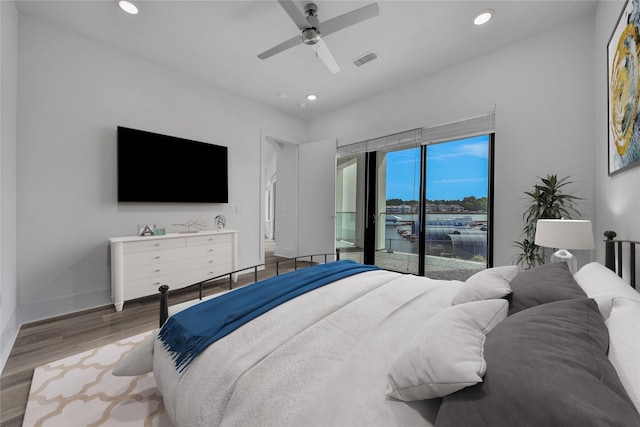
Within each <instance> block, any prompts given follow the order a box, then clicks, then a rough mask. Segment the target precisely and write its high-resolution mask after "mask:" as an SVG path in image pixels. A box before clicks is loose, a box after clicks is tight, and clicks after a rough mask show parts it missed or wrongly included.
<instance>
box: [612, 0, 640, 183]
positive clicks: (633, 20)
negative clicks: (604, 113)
mask: <svg viewBox="0 0 640 427" xmlns="http://www.w3.org/2000/svg"><path fill="white" fill-rule="evenodd" d="M607 56H608V65H609V92H608V97H609V175H611V174H614V173H616V172H619V171H621V170H623V169H626V168H629V167H632V166H637V165H638V164H640V114H638V112H639V111H638V107H639V105H638V104H639V102H638V101H639V100H640V59H639V58H640V0H628V1H627V2H626V3H625V5H624V8H623V10H622V13H621V14H620V18H619V19H618V23H617V25H616V28H615V30H614V31H613V34H612V35H611V39H609V44H608V45H607Z"/></svg>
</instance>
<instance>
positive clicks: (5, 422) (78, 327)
mask: <svg viewBox="0 0 640 427" xmlns="http://www.w3.org/2000/svg"><path fill="white" fill-rule="evenodd" d="M269 247H270V246H269V245H267V248H269ZM267 250H269V249H267ZM283 260H284V258H278V257H274V256H273V252H271V251H268V252H266V254H265V262H267V263H271V262H275V261H281V262H280V265H279V272H280V273H283V272H286V271H289V270H292V269H293V267H294V264H293V262H292V261H286V262H282V261H283ZM298 265H300V264H298ZM274 274H275V264H271V265H270V266H267V268H265V270H263V271H259V272H258V280H261V279H263V278H266V277H269V276H272V275H274ZM253 280H254V272H250V273H249V274H242V275H241V276H240V277H239V279H238V286H240V285H243V284H248V283H252V282H253ZM228 287H229V283H228V280H224V281H222V282H217V283H216V284H212V285H209V286H207V288H206V289H205V291H204V294H205V295H211V294H214V293H217V292H221V291H223V290H226V289H228ZM194 297H197V290H192V291H183V292H177V293H172V294H171V297H170V302H169V304H170V305H172V304H175V303H178V302H182V301H186V300H189V299H193V298H194ZM158 305H159V302H158V299H157V297H149V298H143V299H139V300H135V301H130V302H126V303H125V305H124V309H123V310H122V311H121V312H116V311H115V309H114V308H113V305H109V306H106V307H101V308H96V309H92V310H87V311H84V312H80V313H74V314H72V315H67V316H62V317H57V318H54V319H47V320H44V321H40V322H34V323H30V324H27V325H22V327H21V328H20V332H19V334H18V337H17V339H16V342H15V344H14V346H13V348H12V350H11V354H10V356H9V360H8V361H7V364H6V365H5V367H4V370H3V372H2V376H1V377H0V409H1V418H0V425H1V426H2V427H13V426H16V427H20V426H21V425H22V418H23V416H24V410H25V407H26V404H27V398H28V395H29V388H30V386H31V378H32V376H33V370H34V368H36V367H37V366H40V365H42V364H44V363H48V362H52V361H54V360H58V359H62V358H64V357H68V356H71V355H74V354H77V353H80V352H82V351H86V350H90V349H92V348H95V347H100V346H103V345H106V344H109V343H111V342H113V341H117V340H120V339H123V338H126V337H130V336H132V335H136V334H139V333H142V332H145V331H148V330H151V329H154V328H157V327H158V310H159V307H158Z"/></svg>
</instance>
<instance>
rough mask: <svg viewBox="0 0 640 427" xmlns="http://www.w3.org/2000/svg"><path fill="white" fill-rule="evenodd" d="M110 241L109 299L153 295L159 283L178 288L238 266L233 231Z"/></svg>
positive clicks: (118, 308)
mask: <svg viewBox="0 0 640 427" xmlns="http://www.w3.org/2000/svg"><path fill="white" fill-rule="evenodd" d="M109 242H110V243H111V299H112V300H113V305H114V306H115V307H116V311H121V310H122V306H123V305H124V302H125V301H128V300H131V299H134V298H140V297H144V296H148V295H153V294H155V293H157V292H158V287H160V285H168V286H169V288H170V289H179V288H183V287H185V286H189V285H192V284H194V283H197V282H200V281H203V280H206V279H209V278H212V277H216V276H219V275H221V274H225V273H230V272H232V271H234V270H237V269H238V232H237V230H223V231H200V232H197V233H172V234H167V235H164V236H145V237H137V236H132V237H114V238H111V239H109Z"/></svg>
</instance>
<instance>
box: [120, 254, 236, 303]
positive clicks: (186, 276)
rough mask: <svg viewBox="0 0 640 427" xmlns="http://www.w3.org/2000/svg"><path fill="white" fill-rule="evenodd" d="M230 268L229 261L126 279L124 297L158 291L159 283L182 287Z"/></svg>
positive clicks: (145, 294)
mask: <svg viewBox="0 0 640 427" xmlns="http://www.w3.org/2000/svg"><path fill="white" fill-rule="evenodd" d="M231 269H232V266H231V263H229V264H224V265H217V266H212V267H207V268H199V269H195V270H192V271H190V272H188V273H184V272H182V273H175V274H159V275H157V276H155V277H147V278H143V279H139V280H131V281H127V282H125V287H124V299H125V300H130V299H134V298H141V297H144V296H148V295H153V294H155V293H158V288H159V287H160V286H161V285H168V286H169V288H170V289H180V288H184V287H187V286H191V285H194V284H196V283H198V282H202V281H204V280H207V279H211V278H213V277H217V276H220V275H222V274H225V273H228V272H230V271H231Z"/></svg>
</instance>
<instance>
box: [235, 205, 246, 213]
mask: <svg viewBox="0 0 640 427" xmlns="http://www.w3.org/2000/svg"><path fill="white" fill-rule="evenodd" d="M246 211H247V207H246V206H245V205H236V213H245V212H246Z"/></svg>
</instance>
